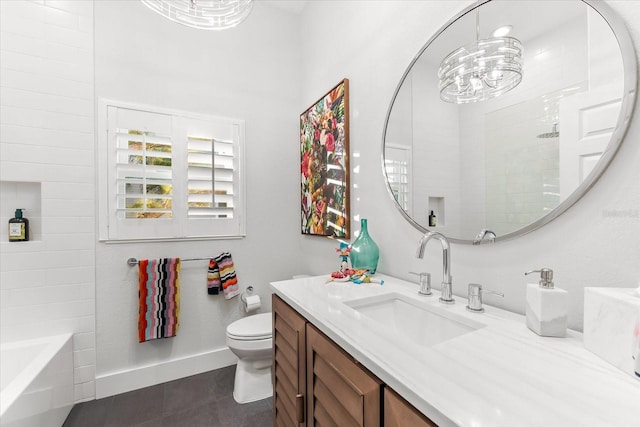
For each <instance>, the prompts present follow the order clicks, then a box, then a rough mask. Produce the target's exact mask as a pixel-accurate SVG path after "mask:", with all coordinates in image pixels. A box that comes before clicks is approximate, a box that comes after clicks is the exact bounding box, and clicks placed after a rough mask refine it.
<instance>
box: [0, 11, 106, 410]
mask: <svg viewBox="0 0 640 427" xmlns="http://www.w3.org/2000/svg"><path fill="white" fill-rule="evenodd" d="M0 59H1V60H0V71H1V72H0V99H1V100H0V105H1V107H2V112H1V115H0V184H1V187H0V190H1V195H0V201H1V205H0V206H1V209H0V220H1V221H2V222H3V224H6V222H7V221H8V219H9V218H11V217H13V211H14V210H15V208H19V207H26V208H27V209H28V210H27V212H25V217H27V218H29V219H30V220H31V224H30V225H31V228H32V233H31V241H29V242H27V243H9V242H8V241H7V231H6V225H3V226H2V233H0V237H1V242H0V254H1V255H2V256H1V257H0V258H1V260H0V284H1V287H0V292H1V299H0V339H1V340H2V342H8V341H17V340H22V339H28V338H32V337H37V336H44V335H54V334H58V333H63V332H72V333H74V334H75V335H74V339H73V348H74V381H75V398H76V401H77V402H80V401H84V400H90V399H93V398H94V397H95V371H96V362H95V361H96V354H95V352H96V345H95V339H96V333H95V219H94V218H95V195H94V193H95V172H94V163H95V160H94V156H95V149H94V107H93V105H94V93H93V78H94V77H93V76H94V73H93V2H92V1H88V0H84V1H61V0H55V1H54V0H41V1H37V2H35V1H1V2H0ZM18 205H20V206H18Z"/></svg>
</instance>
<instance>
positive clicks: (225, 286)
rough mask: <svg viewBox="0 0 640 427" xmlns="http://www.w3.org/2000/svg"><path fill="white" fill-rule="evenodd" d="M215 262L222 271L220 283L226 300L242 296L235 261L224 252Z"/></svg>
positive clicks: (215, 258)
mask: <svg viewBox="0 0 640 427" xmlns="http://www.w3.org/2000/svg"><path fill="white" fill-rule="evenodd" d="M213 260H214V261H215V262H216V264H218V269H219V271H220V283H221V284H222V292H224V299H231V298H233V297H235V296H236V295H238V294H240V288H239V287H238V278H237V277H236V270H235V268H234V267H233V259H232V258H231V254H230V253H229V252H223V253H221V254H220V255H218V256H217V257H214V258H213Z"/></svg>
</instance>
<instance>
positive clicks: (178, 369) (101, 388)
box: [96, 347, 238, 399]
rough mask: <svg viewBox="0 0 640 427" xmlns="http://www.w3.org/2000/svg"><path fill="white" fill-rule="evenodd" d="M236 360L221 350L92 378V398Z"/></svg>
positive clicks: (156, 382)
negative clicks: (93, 385) (93, 390)
mask: <svg viewBox="0 0 640 427" xmlns="http://www.w3.org/2000/svg"><path fill="white" fill-rule="evenodd" d="M237 361H238V358H237V357H236V356H235V355H234V354H233V353H232V352H231V350H229V348H227V347H225V348H221V349H218V350H214V351H210V352H207V353H201V354H195V355H193V356H187V357H183V358H180V359H173V360H169V361H166V362H160V363H157V364H154V365H148V366H141V367H137V368H134V369H130V370H127V371H120V372H113V373H108V374H104V375H99V376H97V377H96V399H100V398H103V397H108V396H113V395H114V394H120V393H126V392H128V391H132V390H137V389H140V388H144V387H149V386H152V385H156V384H161V383H164V382H167V381H173V380H177V379H180V378H184V377H188V376H191V375H196V374H200V373H202V372H207V371H211V370H213V369H219V368H224V367H226V366H230V365H235V364H236V363H237Z"/></svg>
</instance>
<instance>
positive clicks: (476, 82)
mask: <svg viewBox="0 0 640 427" xmlns="http://www.w3.org/2000/svg"><path fill="white" fill-rule="evenodd" d="M479 38H480V11H479V8H476V41H475V42H474V43H470V44H468V45H465V46H462V47H459V48H458V49H456V50H454V51H453V52H451V53H450V54H449V55H447V56H446V57H445V58H444V59H443V60H442V62H441V63H440V68H439V69H438V79H439V84H438V88H439V89H440V98H441V99H442V100H443V101H447V102H453V103H456V104H466V103H469V102H478V101H484V100H485V99H489V98H495V97H496V96H500V95H502V94H503V93H505V92H508V91H510V90H511V89H513V88H514V87H516V86H518V84H519V83H520V81H522V44H521V43H520V41H519V40H518V39H516V38H513V37H491V38H488V39H482V40H480V39H479Z"/></svg>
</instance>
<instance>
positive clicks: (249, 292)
mask: <svg viewBox="0 0 640 427" xmlns="http://www.w3.org/2000/svg"><path fill="white" fill-rule="evenodd" d="M247 295H253V286H251V285H249V286H247V289H245V290H244V292H243V293H242V295H240V299H241V300H242V302H243V303H245V304H246V303H247Z"/></svg>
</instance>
